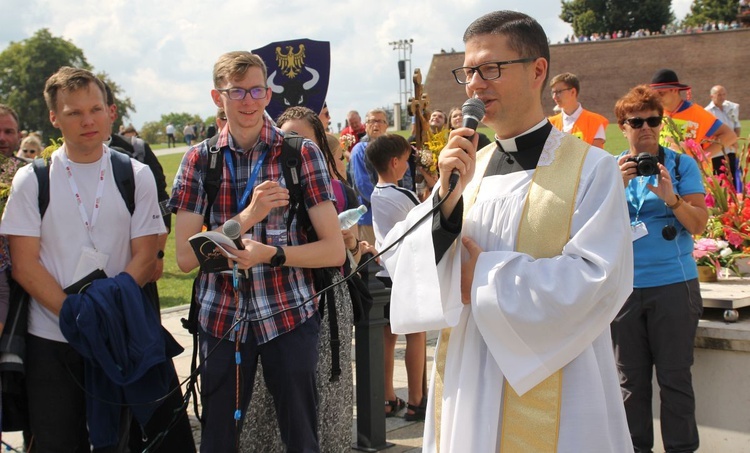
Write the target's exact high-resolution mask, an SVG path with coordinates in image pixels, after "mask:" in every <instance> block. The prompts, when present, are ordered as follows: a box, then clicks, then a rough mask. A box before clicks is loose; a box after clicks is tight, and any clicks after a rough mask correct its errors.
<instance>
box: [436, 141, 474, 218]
mask: <svg viewBox="0 0 750 453" xmlns="http://www.w3.org/2000/svg"><path fill="white" fill-rule="evenodd" d="M472 135H473V137H472ZM469 137H471V139H469ZM478 141H479V134H476V133H475V131H474V130H473V129H470V128H468V127H460V128H458V129H454V130H452V131H451V134H450V137H449V139H448V144H447V145H445V148H443V150H442V151H441V152H440V157H439V158H438V168H439V169H440V188H439V189H438V195H439V196H440V198H441V199H442V198H444V197H445V196H446V195H447V194H448V192H449V182H448V181H449V180H450V176H451V173H452V172H453V170H457V171H458V174H459V178H458V183H457V184H456V188H455V189H454V190H453V193H451V194H450V196H449V197H448V199H447V200H445V203H443V206H442V208H441V211H442V212H443V215H444V216H446V217H449V216H450V214H451V213H452V212H453V209H454V208H455V206H456V204H457V203H458V200H459V199H460V197H461V194H462V193H463V191H464V189H465V188H466V184H468V183H469V181H471V179H472V178H473V177H474V169H475V165H474V164H475V163H476V154H477V143H478Z"/></svg>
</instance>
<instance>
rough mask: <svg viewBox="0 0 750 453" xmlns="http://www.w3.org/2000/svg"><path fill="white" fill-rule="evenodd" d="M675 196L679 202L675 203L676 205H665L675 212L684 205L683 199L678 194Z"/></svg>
mask: <svg viewBox="0 0 750 453" xmlns="http://www.w3.org/2000/svg"><path fill="white" fill-rule="evenodd" d="M674 195H675V197H677V201H675V202H674V204H667V203H666V202H665V203H664V204H665V205H666V206H667V207H668V208H669V209H671V210H673V211H674V210H675V209H677V208H679V207H680V205H681V204H682V198H680V196H679V195H678V194H674Z"/></svg>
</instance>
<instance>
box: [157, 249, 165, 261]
mask: <svg viewBox="0 0 750 453" xmlns="http://www.w3.org/2000/svg"><path fill="white" fill-rule="evenodd" d="M156 259H157V260H161V259H164V250H159V251H158V252H156Z"/></svg>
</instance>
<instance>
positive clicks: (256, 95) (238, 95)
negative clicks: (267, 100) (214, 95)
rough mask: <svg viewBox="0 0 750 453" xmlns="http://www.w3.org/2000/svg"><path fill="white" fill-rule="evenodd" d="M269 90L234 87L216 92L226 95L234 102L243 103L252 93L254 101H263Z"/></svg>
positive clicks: (266, 88) (265, 88)
mask: <svg viewBox="0 0 750 453" xmlns="http://www.w3.org/2000/svg"><path fill="white" fill-rule="evenodd" d="M267 90H268V87H252V88H249V89H247V90H246V89H244V88H240V87H232V88H226V89H223V90H216V91H218V92H219V93H226V94H227V96H229V99H231V100H233V101H241V100H243V99H245V96H247V94H248V93H250V97H251V98H253V99H263V98H264V97H266V91H267Z"/></svg>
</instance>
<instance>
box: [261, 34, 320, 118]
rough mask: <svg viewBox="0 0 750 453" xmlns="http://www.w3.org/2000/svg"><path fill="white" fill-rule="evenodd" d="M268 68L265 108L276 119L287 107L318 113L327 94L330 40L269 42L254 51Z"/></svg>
mask: <svg viewBox="0 0 750 453" xmlns="http://www.w3.org/2000/svg"><path fill="white" fill-rule="evenodd" d="M253 53H254V54H257V55H258V56H259V57H261V58H262V59H263V61H264V62H265V63H266V66H267V67H268V80H267V83H268V86H269V87H270V88H271V91H272V92H273V94H272V95H271V102H270V103H269V104H268V107H266V111H267V112H268V114H269V115H271V118H273V119H274V120H276V118H278V117H279V115H281V113H283V112H284V110H286V109H288V108H289V107H295V106H302V107H307V108H309V109H310V110H312V111H313V112H315V113H320V111H321V110H322V109H323V103H324V102H325V100H326V95H327V94H328V79H329V75H330V72H331V43H329V42H328V41H313V40H311V39H295V40H292V41H279V42H272V43H271V44H268V45H267V46H265V47H261V48H260V49H255V50H253Z"/></svg>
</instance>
